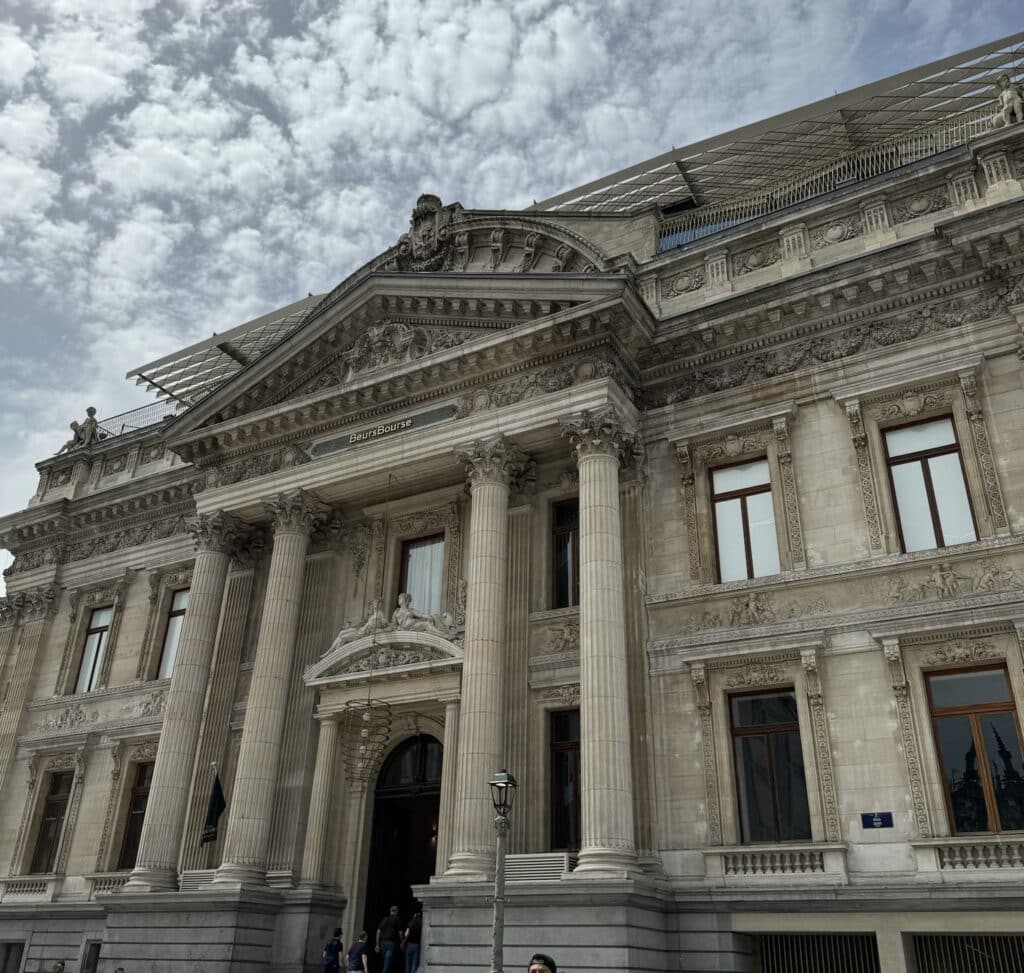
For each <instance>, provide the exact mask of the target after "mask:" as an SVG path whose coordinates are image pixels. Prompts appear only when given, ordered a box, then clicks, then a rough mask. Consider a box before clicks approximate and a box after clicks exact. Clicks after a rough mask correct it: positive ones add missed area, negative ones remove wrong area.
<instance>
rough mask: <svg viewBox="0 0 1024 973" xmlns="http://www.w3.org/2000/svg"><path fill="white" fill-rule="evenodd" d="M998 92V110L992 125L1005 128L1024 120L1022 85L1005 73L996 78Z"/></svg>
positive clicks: (990, 123)
mask: <svg viewBox="0 0 1024 973" xmlns="http://www.w3.org/2000/svg"><path fill="white" fill-rule="evenodd" d="M996 92H997V94H996V104H997V111H996V113H995V114H994V115H993V116H992V118H991V120H990V121H989V125H990V127H991V128H1004V127H1005V126H1007V125H1014V124H1020V123H1021V122H1024V92H1022V91H1021V87H1020V85H1019V84H1015V83H1014V82H1013V81H1012V80H1011V78H1010V76H1009V75H1008V74H1005V73H1004V74H1001V75H999V77H998V78H996Z"/></svg>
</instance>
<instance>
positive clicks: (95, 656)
mask: <svg viewBox="0 0 1024 973" xmlns="http://www.w3.org/2000/svg"><path fill="white" fill-rule="evenodd" d="M106 642H107V630H106V629H102V630H101V631H99V632H93V634H92V635H87V636H86V638H85V645H84V646H83V648H82V664H81V666H80V667H79V669H78V680H77V681H76V683H75V692H76V693H87V692H90V691H91V690H93V689H95V688H96V682H97V680H98V679H99V673H100V667H101V666H102V665H103V648H104V646H105V645H106Z"/></svg>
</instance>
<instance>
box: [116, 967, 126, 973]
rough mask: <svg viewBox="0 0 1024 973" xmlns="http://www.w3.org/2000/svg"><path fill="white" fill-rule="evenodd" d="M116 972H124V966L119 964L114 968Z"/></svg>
mask: <svg viewBox="0 0 1024 973" xmlns="http://www.w3.org/2000/svg"><path fill="white" fill-rule="evenodd" d="M114 973H124V967H123V966H119V967H118V968H117V969H116V970H114Z"/></svg>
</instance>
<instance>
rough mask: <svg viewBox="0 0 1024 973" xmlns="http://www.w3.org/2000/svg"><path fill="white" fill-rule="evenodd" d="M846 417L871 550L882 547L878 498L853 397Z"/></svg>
mask: <svg viewBox="0 0 1024 973" xmlns="http://www.w3.org/2000/svg"><path fill="white" fill-rule="evenodd" d="M846 418H847V419H848V420H849V421H850V434H851V436H852V438H853V450H854V455H855V457H856V460H857V480H858V482H859V483H860V496H861V502H862V503H863V505H864V520H865V521H866V523H867V528H868V544H869V546H870V548H871V550H872V551H876V552H878V551H881V549H882V527H881V520H880V518H879V515H878V498H877V497H876V496H875V480H874V476H873V475H872V471H871V454H870V452H869V450H868V437H867V432H866V431H865V429H864V418H863V416H862V414H861V410H860V403H859V402H858V401H857V400H855V399H853V400H850V401H848V402H847V403H846Z"/></svg>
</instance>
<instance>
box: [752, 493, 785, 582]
mask: <svg viewBox="0 0 1024 973" xmlns="http://www.w3.org/2000/svg"><path fill="white" fill-rule="evenodd" d="M746 501H747V521H748V522H749V524H750V552H751V555H752V557H753V561H754V577H755V578H762V577H764V576H765V575H766V574H778V573H779V570H780V568H779V540H778V537H777V535H776V533H775V510H774V509H773V507H772V495H771V494H770V493H755V494H754V495H753V496H752V497H747V498H746Z"/></svg>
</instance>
